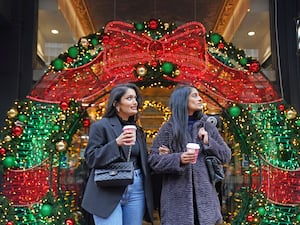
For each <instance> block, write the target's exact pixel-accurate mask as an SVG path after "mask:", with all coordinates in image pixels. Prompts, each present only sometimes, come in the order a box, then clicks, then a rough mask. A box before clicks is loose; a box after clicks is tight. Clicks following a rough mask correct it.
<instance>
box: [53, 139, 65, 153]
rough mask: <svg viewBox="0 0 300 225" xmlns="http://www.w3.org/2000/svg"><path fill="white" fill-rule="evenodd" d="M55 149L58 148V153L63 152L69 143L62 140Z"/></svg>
mask: <svg viewBox="0 0 300 225" xmlns="http://www.w3.org/2000/svg"><path fill="white" fill-rule="evenodd" d="M55 147H56V150H57V151H59V152H63V151H65V150H66V149H67V143H66V142H65V141H63V140H61V141H59V142H57V143H56V144H55Z"/></svg>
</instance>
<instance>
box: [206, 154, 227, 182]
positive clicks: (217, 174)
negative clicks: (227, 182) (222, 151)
mask: <svg viewBox="0 0 300 225" xmlns="http://www.w3.org/2000/svg"><path fill="white" fill-rule="evenodd" d="M205 164H206V167H207V171H208V175H209V179H210V182H211V183H212V184H215V183H217V182H219V181H221V180H223V179H224V177H225V174H224V169H223V165H222V162H221V161H220V159H218V157H216V156H214V155H208V156H206V157H205Z"/></svg>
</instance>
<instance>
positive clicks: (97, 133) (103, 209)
mask: <svg viewBox="0 0 300 225" xmlns="http://www.w3.org/2000/svg"><path fill="white" fill-rule="evenodd" d="M121 133H122V125H121V123H120V121H119V119H118V118H117V117H112V118H102V119H101V120H99V121H97V122H95V123H93V124H92V125H91V128H90V132H89V142H88V145H87V148H86V150H85V153H84V157H85V161H86V163H87V166H88V167H89V168H90V169H91V172H90V175H89V178H88V182H87V185H86V188H85V191H84V195H83V199H82V204H81V206H82V208H84V209H85V210H86V211H88V212H89V213H91V214H95V215H97V216H100V217H104V218H106V217H108V216H109V215H110V214H111V213H112V212H113V210H114V209H115V207H116V206H117V204H118V203H119V202H120V199H121V197H122V194H123V193H124V190H125V188H126V186H122V187H98V186H97V185H96V183H95V182H94V168H98V167H101V166H105V165H107V164H109V163H111V162H114V161H124V160H126V159H125V158H124V156H127V154H128V148H127V147H126V146H124V147H119V146H118V145H117V142H116V138H117V137H118V136H119V135H120V134H121ZM137 142H138V144H139V146H140V157H141V170H142V173H143V175H144V192H145V199H146V214H145V219H146V220H147V221H149V222H152V223H153V197H152V186H151V178H150V169H149V166H148V162H147V160H148V154H147V146H146V139H145V135H144V132H143V130H142V129H141V128H138V129H137Z"/></svg>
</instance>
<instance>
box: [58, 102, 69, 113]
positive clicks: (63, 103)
mask: <svg viewBox="0 0 300 225" xmlns="http://www.w3.org/2000/svg"><path fill="white" fill-rule="evenodd" d="M59 107H60V108H61V109H62V110H63V111H65V110H67V108H69V103H68V102H61V103H60V104H59Z"/></svg>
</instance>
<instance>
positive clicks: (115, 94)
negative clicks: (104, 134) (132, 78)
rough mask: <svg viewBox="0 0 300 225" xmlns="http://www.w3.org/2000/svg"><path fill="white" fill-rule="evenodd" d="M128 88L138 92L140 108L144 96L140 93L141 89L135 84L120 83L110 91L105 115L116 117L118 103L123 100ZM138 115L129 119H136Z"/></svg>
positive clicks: (137, 99)
mask: <svg viewBox="0 0 300 225" xmlns="http://www.w3.org/2000/svg"><path fill="white" fill-rule="evenodd" d="M128 89H133V90H134V91H135V93H136V101H137V104H138V105H137V108H138V109H139V108H140V107H141V105H142V97H141V95H140V93H139V89H138V87H137V86H136V85H135V84H132V83H127V84H119V85H117V86H115V87H113V89H112V90H111V92H110V95H109V99H108V102H107V104H106V110H105V113H104V115H103V117H114V116H116V115H117V109H116V103H118V102H120V101H121V98H122V96H123V95H124V94H125V93H126V91H127V90H128ZM137 116H138V115H136V116H130V117H129V121H135V120H136V119H137Z"/></svg>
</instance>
